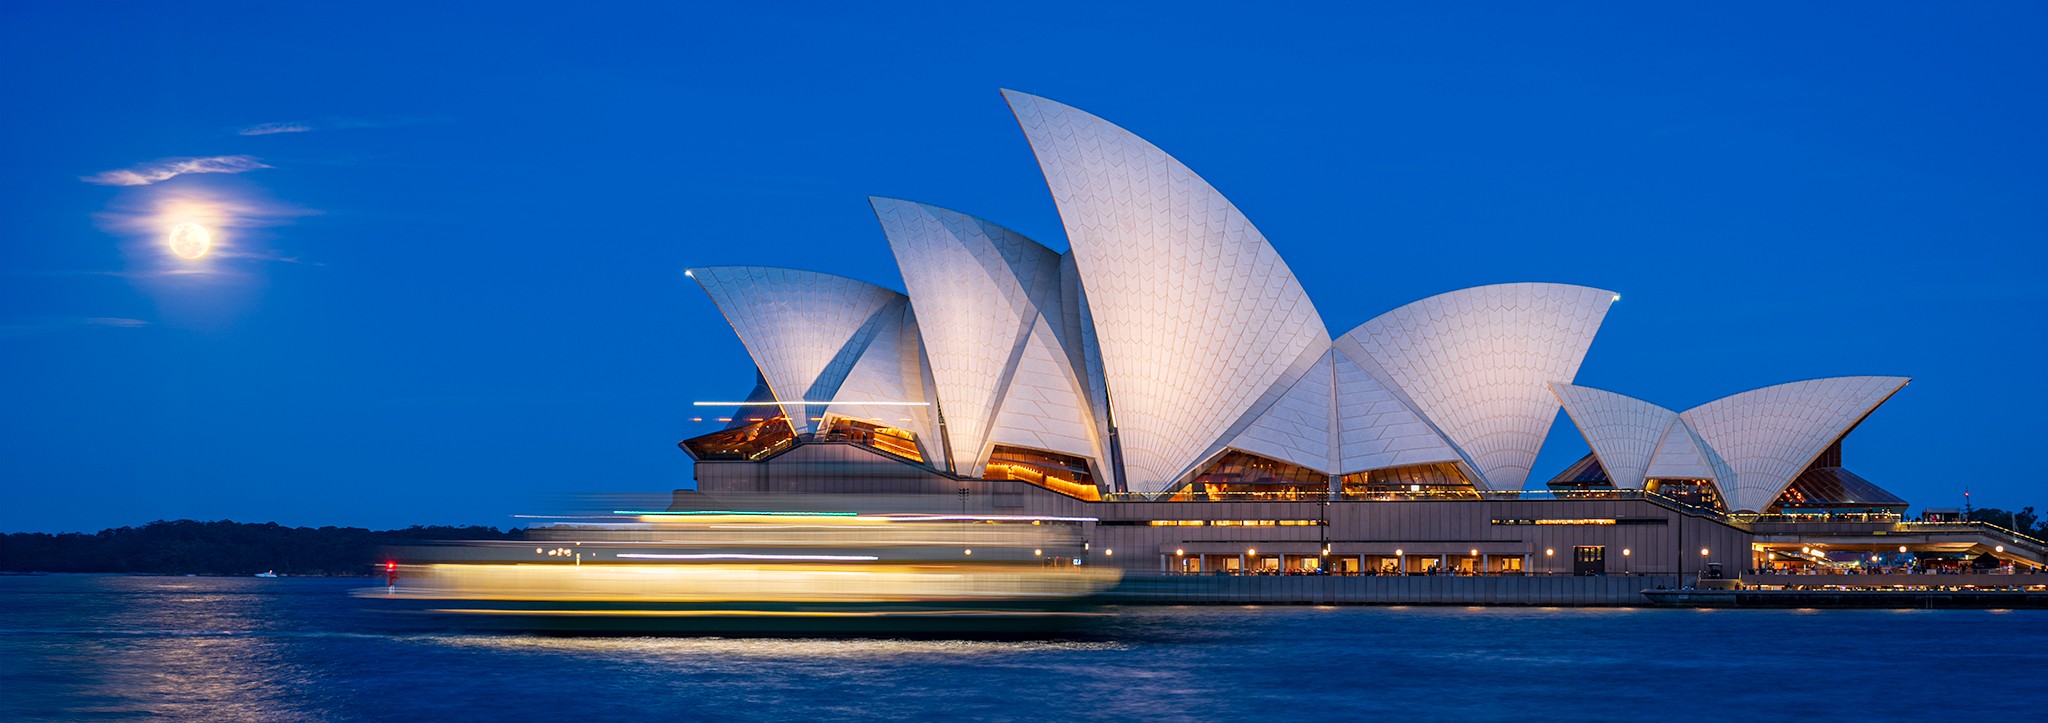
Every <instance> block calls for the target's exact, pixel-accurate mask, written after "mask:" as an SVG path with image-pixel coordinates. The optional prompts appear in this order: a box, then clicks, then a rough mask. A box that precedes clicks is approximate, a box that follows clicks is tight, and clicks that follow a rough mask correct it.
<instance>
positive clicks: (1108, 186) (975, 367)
mask: <svg viewBox="0 0 2048 723" xmlns="http://www.w3.org/2000/svg"><path fill="white" fill-rule="evenodd" d="M1004 97H1005V98H1006V99H1007V100H1008V102H1009V104H1010V107H1011V110H1012V111H1013V112H1014V114H1015V115H1016V117H1017V121H1018V124H1019V125H1020V126H1021V127H1022V129H1023V131H1024V134H1025V137H1026V139H1027V140H1028V141H1029V142H1030V145H1031V149H1032V152H1033V153H1034V154H1035V155H1036V156H1037V159H1038V164H1039V167H1040V169H1041V170H1042V171H1043V172H1044V175H1045V180H1046V185H1047V187H1048V188H1049V189H1050V191H1051V193H1052V196H1053V200H1054V202H1055V204H1056V205H1057V207H1058V209H1059V213H1060V218H1061V221H1062V223H1063V225H1064V227H1065V230H1066V233H1067V241H1068V244H1069V246H1070V247H1071V251H1069V252H1068V253H1067V254H1065V255H1062V254H1058V253H1055V252H1053V251H1052V250H1050V249H1048V248H1046V247H1044V246H1041V245H1039V244H1038V243H1036V242H1034V241H1032V240H1030V239H1028V238H1025V237H1023V236H1022V235H1019V234H1017V233H1015V232H1013V231H1010V230H1008V229H1005V228H1003V227H1001V226H998V225H996V224H994V223H990V222H988V221H983V220H981V219H977V218H974V217H972V216H968V215H965V214H960V213H957V212H953V211H948V210H945V209H941V208H937V207H934V206H928V205H925V204H920V203H913V202H909V201H896V200H890V199H879V198H878V199H873V204H874V207H875V212H876V216H877V218H878V219H879V220H880V221H881V224H882V228H883V230H884V232H885V234H886V236H887V238H888V242H889V245H890V248H891V250H892V251H893V253H894V255H895V257H896V260H897V262H898V266H899V267H900V268H901V269H902V273H903V279H904V285H905V287H906V288H907V289H908V290H909V295H908V296H907V297H906V296H905V295H903V294H898V293H896V292H894V291H890V290H888V289H884V288H881V287H878V286H875V285H872V284H868V283H865V282H860V281H855V280H852V279H846V278H842V277H838V276H832V275H829V274H820V273H815V272H808V271H795V270H789V269H775V268H765V267H754V266H735V267H718V268H706V269H696V270H694V271H693V272H692V274H691V275H692V276H694V277H695V278H696V280H697V282H698V283H699V284H700V285H702V286H703V288H704V290H705V292H706V293H707V294H709V295H710V296H711V298H712V300H713V301H714V302H716V303H717V305H718V307H719V309H720V310H721V311H722V312H723V313H724V314H725V316H726V318H727V319H728V320H729V321H730V322H731V323H732V326H733V330H734V331H735V332H736V333H738V334H739V336H740V339H741V340H742V341H743V342H744V343H745V344H746V347H747V351H748V353H749V354H750V355H752V356H753V357H754V360H755V364H756V366H757V367H759V369H760V371H761V374H762V376H763V377H764V378H765V379H766V380H767V383H768V386H769V387H770V389H771V391H772V392H773V393H774V396H775V398H776V399H777V400H778V401H779V402H781V404H782V405H783V407H784V410H785V411H786V412H787V413H788V415H789V418H790V420H791V423H792V425H793V426H794V427H795V428H796V431H797V432H798V433H799V434H805V433H809V432H811V431H813V430H814V429H815V425H814V423H813V421H812V420H813V419H816V418H819V417H820V416H822V415H825V414H835V415H844V416H854V417H862V418H868V419H878V420H883V421H889V420H894V421H895V422H897V423H899V424H902V425H903V426H905V427H908V428H910V429H912V430H913V431H916V432H917V433H918V436H919V438H920V442H921V443H923V444H924V445H925V447H926V448H927V450H928V454H927V461H928V462H929V463H931V464H932V465H933V466H935V467H937V468H939V469H951V470H955V471H957V472H959V473H961V474H965V475H978V474H980V473H981V472H982V470H983V465H984V464H985V463H986V461H987V459H988V454H989V450H990V449H991V447H992V446H993V445H997V444H1007V445H1016V446H1024V447H1030V448H1034V449H1040V450H1045V451H1049V452H1058V453H1063V454H1069V455H1073V456H1076V457H1081V458H1084V459H1086V460H1087V461H1088V463H1089V464H1090V465H1091V466H1093V467H1094V468H1095V469H1096V470H1097V471H1100V472H1102V473H1103V474H1101V475H1098V476H1097V479H1098V480H1102V481H1103V482H1104V483H1105V485H1107V484H1111V483H1115V484H1119V485H1120V486H1122V487H1124V488H1127V489H1129V490H1130V491H1134V492H1160V491H1165V490H1167V489H1169V488H1171V487H1172V486H1173V485H1175V484H1178V483H1181V482H1183V481H1185V480H1187V479H1189V478H1190V477H1191V476H1192V475H1193V474H1194V473H1196V472H1199V471H1200V470H1199V469H1198V467H1199V466H1200V465H1201V464H1202V463H1203V462H1204V461H1205V460H1208V459H1212V458H1214V457H1216V456H1217V455H1218V454H1221V453H1222V452H1223V451H1225V450H1229V449H1236V450H1239V451H1244V452H1249V453H1252V454H1257V455H1261V456H1266V457H1270V458H1272V459H1276V460H1280V461H1283V462H1289V463H1293V464H1296V465H1299V466H1302V467H1306V468H1309V469H1312V470H1316V471H1320V472H1323V473H1326V474H1329V475H1332V476H1336V475H1344V474H1350V473H1354V472H1363V471H1370V470H1376V469H1386V468H1390V467H1399V466H1406V465H1412V464H1423V463H1438V462H1456V463H1459V464H1460V465H1461V466H1462V467H1464V468H1465V469H1466V470H1468V471H1469V472H1470V474H1471V475H1472V476H1473V477H1474V483H1475V484H1477V485H1479V486H1480V487H1482V488H1487V489H1498V490H1511V489H1520V488H1522V487H1523V486H1524V484H1525V483H1526V481H1527V479H1528V477H1529V472H1530V467H1531V465H1532V464H1533V463H1534V461H1535V459H1536V456H1537V453H1538V451H1539V449H1540V447H1541V445H1542V443H1543V441H1544V438H1545V437H1546V435H1547V434H1548V432H1549V430H1550V425H1551V423H1552V420H1554V419H1555V417H1556V414H1557V410H1558V407H1559V405H1560V403H1562V404H1563V405H1564V406H1565V407H1567V408H1568V409H1569V410H1570V412H1571V415H1572V417H1573V420H1574V422H1575V423H1577V424H1578V425H1579V427H1580V430H1581V431H1582V432H1583V433H1584V434H1585V436H1586V438H1587V442H1588V443H1589V445H1590V446H1592V447H1593V449H1594V452H1595V454H1596V455H1598V456H1599V457H1600V459H1601V462H1602V464H1603V466H1605V467H1606V468H1607V469H1608V472H1609V475H1610V476H1611V477H1612V478H1613V479H1614V480H1615V482H1616V484H1618V485H1621V486H1625V487H1635V486H1640V485H1641V484H1642V481H1643V479H1644V478H1645V477H1646V476H1647V477H1660V476H1683V477H1688V478H1700V479H1714V480H1715V481H1716V482H1717V484H1719V485H1720V486H1721V488H1722V491H1723V494H1724V496H1726V497H1727V498H1728V499H1729V500H1730V505H1731V507H1734V508H1736V509H1758V508H1760V507H1762V506H1763V505H1766V504H1768V503H1769V502H1770V500H1771V499H1773V498H1774V496H1775V495H1777V494H1778V493H1779V492H1780V491H1781V490H1782V489H1783V488H1784V486H1785V485H1786V484H1789V483H1790V481H1791V480H1792V478H1793V477H1794V476H1796V475H1797V474H1799V472H1800V471H1801V470H1802V469H1804V467H1805V466H1806V465H1807V464H1810V463H1811V461H1812V460H1813V459H1814V457H1815V456H1816V455H1818V454H1820V453H1821V451H1823V450H1824V449H1825V448H1826V447H1827V445H1829V444H1831V443H1833V441H1834V440H1836V439H1839V438H1840V437H1841V436H1842V434H1844V433H1846V432H1847V430H1848V429H1849V428H1850V427H1853V426H1854V425H1855V424H1856V423H1857V422H1858V421H1859V420H1861V419H1862V418H1863V416H1864V415H1867V414H1869V413H1870V411H1871V409H1873V408H1875V407H1876V406H1877V404H1879V403H1881V402H1883V401H1884V399H1885V398H1886V397H1889V396H1890V395H1891V394H1892V393H1893V392H1896V391H1897V390H1898V388H1899V387H1900V386H1901V385H1903V384H1904V383H1905V379H1903V378H1900V377H1843V378H1838V379H1821V380H1813V381H1809V382H1795V383H1793V384H1786V385H1779V386H1776V387H1768V388H1765V389H1760V390H1756V391H1754V392H1747V393H1744V394H1738V395H1735V396H1733V397H1729V398H1727V399H1723V400H1719V401H1716V402H1712V403H1709V404H1706V405H1702V406H1700V407H1698V408H1696V409H1693V410H1691V411H1687V412H1685V413H1683V414H1675V413H1673V412H1671V411H1670V410H1666V409H1663V408H1661V407H1658V406H1656V405H1654V404H1650V403H1648V402H1643V401H1640V400H1635V399H1631V398H1628V397H1623V396H1621V395H1617V394H1613V393H1610V392H1601V391H1599V390H1594V389H1589V388H1585V387H1579V386H1574V385H1573V384H1572V382H1574V380H1575V377H1576V376H1577V374H1578V370H1579V367H1580V364H1581V362H1582V361H1583V360H1584V358H1585V355H1586V352H1587V350H1588V349H1589V347H1590V346H1591V344H1592V340H1593V336H1594V334H1595V333H1596V332H1597V331H1598V330H1599V328H1600V324H1601V322H1602V320H1603V319H1605V317H1606V314H1607V311H1608V309H1609V306H1610V305H1611V304H1612V303H1613V302H1614V301H1615V300H1616V299H1617V298H1618V297H1616V296H1615V295H1614V293H1613V292H1610V291H1604V290H1601V289H1595V288H1590V287H1585V286H1574V285H1568V284H1551V283H1513V284H1497V285H1491V286H1480V287H1475V288H1469V289H1463V290H1458V291H1452V292H1448V293H1444V294H1439V295H1437V296H1432V297H1430V298H1427V299H1423V300H1421V301H1416V302H1414V303H1411V304H1407V305H1405V306H1401V307H1399V308H1396V309H1394V310H1393V311H1389V312H1387V313H1385V314H1382V315H1380V316H1379V317H1377V318H1374V319H1373V320H1371V321H1368V322H1366V323H1365V324H1362V325H1360V326H1359V327H1358V328H1357V329H1354V330H1352V331H1351V332H1350V333H1347V334H1345V335H1344V336H1342V337H1339V338H1336V339H1332V338H1331V337H1330V333H1329V330H1328V329H1327V328H1326V327H1325V326H1324V325H1323V321H1322V318H1321V316H1319V315H1318V314H1317V312H1316V309H1315V306H1314V305H1313V304H1312V303H1311V302H1310V300H1309V298H1308V295H1307V292H1306V291H1305V290H1304V289H1303V288H1302V286H1301V283H1300V282H1299V281H1298V280H1297V279H1296V278H1295V276H1294V274H1293V272H1291V271H1290V270H1289V269H1288V266H1287V264H1286V262H1285V261H1283V260H1282V259H1281V258H1280V255H1279V252H1278V251H1276V250H1275V249H1274V247H1273V245H1272V244H1271V243H1269V242H1267V240H1266V238H1265V236H1263V235H1261V234H1260V233H1259V231H1258V229H1257V228H1255V227H1253V226H1252V224H1251V222H1250V221H1249V220H1248V219H1246V218H1245V216H1244V214H1243V213H1242V212H1241V211H1239V210H1238V208H1237V207H1236V206H1234V205H1232V204H1231V203H1230V201H1229V200H1227V199H1225V198H1224V197H1223V196H1222V195H1221V194H1219V193H1218V192H1217V191H1216V189H1215V188H1214V187H1212V186H1210V185H1209V184H1208V183H1207V182H1206V181H1204V180H1202V178H1201V177H1200V176H1198V175H1196V174H1195V173H1194V172H1193V171H1192V170H1189V168H1188V167H1187V166H1186V165H1183V164H1182V163H1181V162H1179V161H1177V160H1175V159H1174V158H1173V157H1172V156H1169V155H1167V154H1166V153H1165V152H1164V151H1161V150H1160V149H1159V148H1157V147H1155V146H1153V145H1152V144H1150V143H1148V142H1146V141H1144V140H1143V139H1141V138H1139V137H1137V136H1136V135H1133V134H1131V133H1130V132H1129V131H1126V130H1124V129H1123V128H1120V127H1118V126H1116V125H1114V124H1111V123H1109V122H1108V121H1105V120H1103V119H1101V118H1098V117H1096V116H1094V115H1091V114H1089V113H1086V112H1083V111H1080V110H1076V109H1074V108H1072V107H1069V106H1066V105H1062V104H1060V103H1057V102H1053V101H1050V100H1046V99H1044V98H1040V97H1037V96H1033V95H1028V94H1024V93H1017V92H1013V91H1004ZM1553 390H1554V393H1553ZM847 395H851V396H847ZM854 397H860V398H861V399H855V398H854ZM876 397H890V398H891V399H888V400H879V399H875V398H876ZM807 401H808V402H810V403H812V404H809V405H808V406H806V402H807ZM861 401H892V402H910V403H912V404H913V405H915V404H929V405H930V406H929V407H912V408H913V409H915V410H916V411H914V412H907V413H906V412H903V411H901V410H900V409H898V410H891V409H887V408H884V407H883V406H880V405H870V404H860V403H859V402H861ZM892 415H893V416H892ZM941 420H943V424H941ZM1119 460H1120V466H1119Z"/></svg>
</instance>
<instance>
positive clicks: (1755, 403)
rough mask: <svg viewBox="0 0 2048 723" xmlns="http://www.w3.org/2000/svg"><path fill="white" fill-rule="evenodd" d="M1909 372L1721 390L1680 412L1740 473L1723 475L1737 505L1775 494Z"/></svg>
mask: <svg viewBox="0 0 2048 723" xmlns="http://www.w3.org/2000/svg"><path fill="white" fill-rule="evenodd" d="M1908 381H1910V380H1909V379H1907V378H1905V377H1832V378H1828V379H1809V380H1806V381H1801V382H1791V383H1787V384H1779V385H1776V386H1769V387H1764V388H1762V389H1755V390H1751V391H1747V392H1743V393H1741V394H1736V395H1734V396H1729V397H1722V398H1720V399H1716V400H1714V401H1711V402H1707V403H1706V404H1702V405H1700V406H1697V407H1693V408H1692V409H1688V410H1686V411H1685V412H1684V413H1682V414H1680V415H1679V418H1681V419H1684V420H1685V422H1686V423H1687V424H1689V425H1692V428H1693V429H1694V430H1697V431H1698V432H1699V435H1700V439H1702V440H1704V441H1705V442H1706V443H1707V446H1708V447H1710V448H1712V450H1713V452H1714V453H1716V454H1718V455H1719V456H1720V458H1721V459H1722V460H1723V461H1725V462H1726V463H1727V465H1728V469H1729V470H1731V471H1733V472H1734V473H1735V484H1734V485H1732V489H1731V485H1729V484H1728V483H1726V482H1722V483H1721V492H1722V493H1723V494H1725V495H1727V496H1728V499H1729V503H1728V507H1729V509H1732V510H1746V511H1757V510H1762V509H1763V508H1764V507H1765V506H1766V505H1769V504H1770V503H1771V501H1772V500H1774V499H1777V497H1778V495H1779V493H1781V492H1783V491H1784V490H1785V487H1786V486H1787V485H1790V484H1791V483H1792V480H1793V479H1794V478H1796V477H1798V476H1799V473H1800V472H1803V471H1805V470H1806V467H1807V465H1810V464H1813V460H1814V458H1816V457H1819V456H1820V453H1821V452H1825V451H1827V448H1828V446H1829V445H1832V444H1834V443H1835V440H1837V439H1841V438H1842V435H1845V434H1848V433H1849V430H1850V429H1851V428H1854V427H1855V426H1856V424H1857V423H1859V422H1862V421H1863V418H1864V417H1867V416H1869V415H1870V413H1871V412H1872V411H1874V410H1876V409H1877V405H1880V404H1883V403H1884V401H1885V400H1886V399H1890V398H1891V396H1892V395H1893V394H1895V393H1897V392H1898V391H1899V389H1900V388H1902V387H1904V386H1906V382H1908Z"/></svg>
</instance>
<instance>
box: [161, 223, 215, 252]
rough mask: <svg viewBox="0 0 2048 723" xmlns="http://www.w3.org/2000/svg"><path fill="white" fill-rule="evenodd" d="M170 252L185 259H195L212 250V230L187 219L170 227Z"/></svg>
mask: <svg viewBox="0 0 2048 723" xmlns="http://www.w3.org/2000/svg"><path fill="white" fill-rule="evenodd" d="M169 242H170V246H171V253H173V254H177V256H178V258H181V259H185V260H186V261H197V260H199V259H200V258H202V257H204V256H206V252H208V251H211V250H213V232H211V231H208V230H206V227H205V226H201V225H199V224H196V223H192V222H190V221H187V222H185V223H181V224H178V225H176V226H172V227H171V236H170V238H169Z"/></svg>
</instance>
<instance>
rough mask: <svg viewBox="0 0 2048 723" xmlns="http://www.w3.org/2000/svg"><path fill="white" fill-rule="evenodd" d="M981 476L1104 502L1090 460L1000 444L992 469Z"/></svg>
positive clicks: (992, 458)
mask: <svg viewBox="0 0 2048 723" xmlns="http://www.w3.org/2000/svg"><path fill="white" fill-rule="evenodd" d="M981 477H982V479H1013V480H1020V481H1023V482H1029V483H1031V484H1034V485H1038V486H1040V487H1044V488H1046V489H1049V490H1052V491H1054V492H1058V493H1060V494H1063V495H1066V496H1068V497H1077V498H1080V499H1084V500H1088V501H1091V502H1093V501H1096V500H1100V499H1102V495H1101V492H1100V490H1098V489H1097V488H1096V486H1095V476H1094V475H1093V474H1090V473H1089V471H1088V461H1087V460H1084V459H1081V458H1080V457H1074V456H1071V455H1065V454H1059V453H1056V452H1045V451H1040V450H1036V449H1027V448H1024V447H1012V446H1008V445H1002V444H998V445H996V446H995V448H994V449H993V450H992V451H990V452H989V456H988V467H987V468H986V469H985V470H984V471H983V472H982V474H981Z"/></svg>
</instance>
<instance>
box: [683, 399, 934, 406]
mask: <svg viewBox="0 0 2048 723" xmlns="http://www.w3.org/2000/svg"><path fill="white" fill-rule="evenodd" d="M784 404H825V405H832V404H843V405H850V406H862V407H929V406H931V402H847V401H836V400H825V401H809V400H804V401H789V402H691V403H690V406H693V407H778V406H782V405H784Z"/></svg>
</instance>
